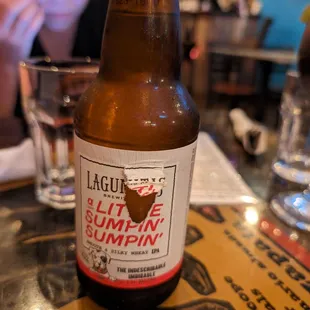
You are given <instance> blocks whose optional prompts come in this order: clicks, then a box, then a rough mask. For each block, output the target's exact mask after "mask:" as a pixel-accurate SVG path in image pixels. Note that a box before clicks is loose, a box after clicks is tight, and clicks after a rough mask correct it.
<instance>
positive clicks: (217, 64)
mask: <svg viewBox="0 0 310 310" xmlns="http://www.w3.org/2000/svg"><path fill="white" fill-rule="evenodd" d="M307 4H308V1H307V0H284V1H283V0H272V1H270V0H180V5H181V11H182V27H183V44H184V51H185V53H184V64H183V81H184V83H185V84H186V85H187V87H188V88H189V90H190V91H191V93H192V94H193V96H194V97H195V99H196V102H198V104H199V106H200V107H203V108H205V107H206V106H208V111H209V112H210V111H212V110H214V109H217V110H221V109H224V110H225V109H227V108H228V109H229V108H232V107H236V106H241V107H242V108H243V109H245V110H246V111H247V112H248V113H249V114H250V115H251V116H253V117H254V118H256V119H257V120H259V121H262V122H264V123H265V124H267V125H268V126H271V127H275V126H277V123H278V120H277V118H278V117H277V109H278V106H279V103H280V101H281V93H282V91H283V87H284V85H285V76H286V72H287V71H288V70H294V69H296V55H295V54H296V51H297V49H298V46H299V43H300V40H301V36H302V33H303V31H304V24H303V23H302V22H301V21H300V16H301V15H302V12H303V10H304V9H305V6H306V5H307ZM262 101H264V102H262ZM262 108H263V109H264V110H265V112H262V111H261V109H262ZM210 113H211V112H210Z"/></svg>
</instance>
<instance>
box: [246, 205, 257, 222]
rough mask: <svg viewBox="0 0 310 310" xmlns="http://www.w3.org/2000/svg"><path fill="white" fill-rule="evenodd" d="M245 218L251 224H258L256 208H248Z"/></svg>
mask: <svg viewBox="0 0 310 310" xmlns="http://www.w3.org/2000/svg"><path fill="white" fill-rule="evenodd" d="M245 219H246V221H247V222H248V223H249V224H251V225H255V224H257V223H258V220H259V216H258V212H257V210H256V209H255V208H247V209H246V211H245Z"/></svg>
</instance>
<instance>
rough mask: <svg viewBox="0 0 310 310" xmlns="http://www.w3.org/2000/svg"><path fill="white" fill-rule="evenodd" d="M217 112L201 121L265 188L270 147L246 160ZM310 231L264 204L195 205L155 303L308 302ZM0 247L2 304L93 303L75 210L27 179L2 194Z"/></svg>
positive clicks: (44, 309)
mask: <svg viewBox="0 0 310 310" xmlns="http://www.w3.org/2000/svg"><path fill="white" fill-rule="evenodd" d="M225 117H227V116H225ZM225 117H223V119H224V118H225ZM211 118H213V117H212V116H211ZM223 119H222V117H221V116H219V117H218V119H217V123H216V124H213V123H211V122H210V123H209V122H208V121H204V122H203V123H204V125H203V126H204V127H205V128H206V129H207V130H208V132H209V134H210V135H211V136H212V137H213V138H214V139H215V141H216V142H218V143H219V144H220V145H221V146H223V150H224V151H225V153H226V154H227V156H228V158H229V159H230V161H231V162H232V163H233V164H234V166H235V167H236V168H237V169H238V170H239V171H240V172H241V173H242V174H243V176H244V177H245V179H246V180H247V181H248V183H249V184H250V185H251V186H252V187H253V189H254V190H255V191H256V192H257V193H258V194H260V195H261V196H264V195H265V190H266V187H267V182H266V180H267V176H268V174H269V171H270V169H269V168H268V167H270V160H271V158H272V156H273V154H271V153H270V154H268V155H267V156H266V158H264V160H263V161H261V160H260V159H257V160H254V161H253V160H249V158H248V157H247V156H246V155H245V154H244V153H243V151H242V149H241V147H240V146H239V145H238V144H237V143H236V142H235V140H234V139H233V135H232V132H231V130H230V128H227V123H226V124H225V123H224V122H223V123H221V122H222V121H223ZM223 128H226V131H223ZM219 132H222V134H219ZM272 144H273V143H272ZM271 149H274V147H273V148H271ZM309 239H310V238H309V235H306V234H303V233H300V232H298V231H294V230H292V229H290V228H289V227H287V226H285V225H284V224H282V223H280V222H279V221H278V220H277V219H276V218H275V216H274V215H273V214H272V213H271V212H270V211H269V209H268V208H267V206H266V205H259V206H256V207H253V206H235V207H233V206H218V207H217V206H204V207H202V208H197V207H195V206H192V207H191V211H190V214H189V225H188V230H187V236H186V248H185V259H184V271H183V275H182V279H181V281H180V284H179V286H178V288H177V290H176V291H175V293H174V294H173V295H172V296H171V298H170V299H169V300H168V301H167V302H166V303H164V304H163V305H162V306H161V309H184V310H189V309H195V310H197V309H206V310H208V309H221V310H223V309H236V310H243V309H289V310H291V309H309V307H310V302H309V300H310V298H309V296H310V273H309V271H310V240H309ZM0 247H1V255H0V261H1V264H0V309H1V310H39V309H40V310H54V309H62V310H99V309H100V308H99V307H97V306H96V305H94V304H93V303H92V302H91V301H90V300H89V299H88V298H87V297H85V295H84V293H83V291H82V290H81V289H80V287H79V283H78V280H77V276H76V271H75V233H74V214H73V211H57V210H53V209H51V208H48V207H45V206H43V205H40V204H39V203H38V202H36V201H35V199H34V196H33V186H31V185H30V186H29V185H28V186H25V187H22V188H19V189H14V190H11V191H6V192H3V193H1V194H0Z"/></svg>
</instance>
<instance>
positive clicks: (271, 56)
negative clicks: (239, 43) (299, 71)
mask: <svg viewBox="0 0 310 310" xmlns="http://www.w3.org/2000/svg"><path fill="white" fill-rule="evenodd" d="M210 52H212V53H215V54H221V55H227V56H235V57H244V58H251V59H254V60H258V61H269V62H272V63H275V64H279V65H291V64H294V63H296V61H297V54H296V53H295V52H294V51H288V50H281V49H279V50H278V49H274V50H273V49H262V48H260V49H253V48H243V47H236V46H215V47H212V48H211V50H210Z"/></svg>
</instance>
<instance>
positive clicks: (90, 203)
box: [87, 198, 94, 207]
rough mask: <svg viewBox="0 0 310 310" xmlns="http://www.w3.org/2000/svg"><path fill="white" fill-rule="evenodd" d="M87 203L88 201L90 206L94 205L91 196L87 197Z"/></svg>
mask: <svg viewBox="0 0 310 310" xmlns="http://www.w3.org/2000/svg"><path fill="white" fill-rule="evenodd" d="M87 203H88V204H89V205H90V206H91V207H93V205H94V200H93V199H92V198H88V199H87Z"/></svg>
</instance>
